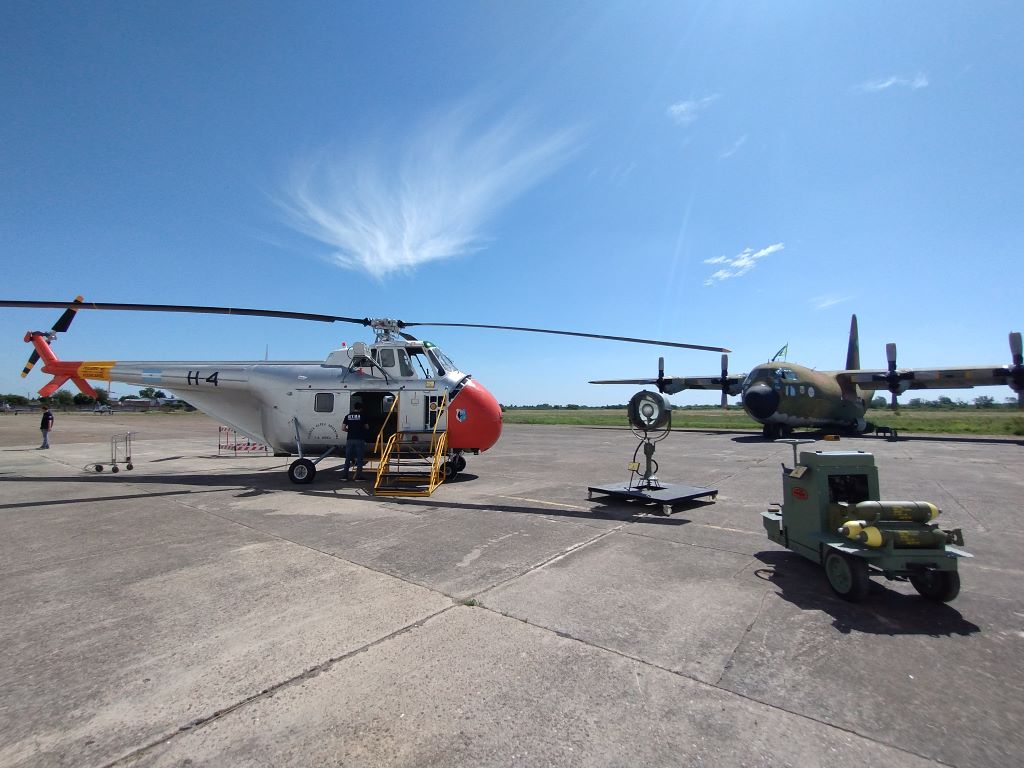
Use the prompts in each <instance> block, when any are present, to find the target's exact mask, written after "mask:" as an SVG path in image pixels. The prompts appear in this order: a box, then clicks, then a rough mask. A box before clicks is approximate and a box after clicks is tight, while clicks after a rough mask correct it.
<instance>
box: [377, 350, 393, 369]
mask: <svg viewBox="0 0 1024 768" xmlns="http://www.w3.org/2000/svg"><path fill="white" fill-rule="evenodd" d="M377 357H378V360H377V362H378V363H380V367H381V368H394V367H395V350H393V349H390V348H388V347H384V348H383V349H378V350H377Z"/></svg>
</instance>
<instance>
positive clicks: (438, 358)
mask: <svg viewBox="0 0 1024 768" xmlns="http://www.w3.org/2000/svg"><path fill="white" fill-rule="evenodd" d="M427 354H429V355H430V357H431V358H432V359H433V361H434V366H435V367H436V368H437V375H438V376H444V375H445V374H446V373H451V372H452V371H457V370H459V369H458V368H457V367H456V365H455V363H453V362H452V361H451V358H449V357H448V355H446V354H445V353H444V352H442V351H441V350H440V349H438V348H437V347H430V349H428V350H427Z"/></svg>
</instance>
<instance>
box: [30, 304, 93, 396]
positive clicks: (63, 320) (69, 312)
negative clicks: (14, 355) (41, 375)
mask: <svg viewBox="0 0 1024 768" xmlns="http://www.w3.org/2000/svg"><path fill="white" fill-rule="evenodd" d="M82 301H83V299H82V297H81V296H76V297H75V300H74V301H73V302H72V303H71V304H72V305H71V306H69V307H68V308H67V309H65V310H64V314H62V315H61V316H60V317H59V318H57V322H56V323H54V324H53V328H52V330H53V331H54V332H56V333H64V332H65V331H66V330H67V329H68V328H70V327H71V321H72V320H74V319H75V312H76V311H77V307H75V306H74V305H76V304H81V303H82ZM38 362H39V353H38V352H36V351H35V350H34V349H33V350H32V354H31V355H29V356H28V362H27V363H25V367H24V368H22V369H21V378H23V379H24V378H25V377H26V376H28V374H29V372H30V371H31V370H32V368H33V367H34V366H35V364H36V363H38Z"/></svg>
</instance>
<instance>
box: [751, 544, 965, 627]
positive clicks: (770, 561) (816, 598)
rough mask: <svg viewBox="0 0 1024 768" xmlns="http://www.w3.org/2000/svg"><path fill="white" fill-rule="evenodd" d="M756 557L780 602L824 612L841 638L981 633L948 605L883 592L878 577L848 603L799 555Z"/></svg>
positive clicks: (821, 572) (761, 573) (760, 573)
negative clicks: (864, 595) (860, 596)
mask: <svg viewBox="0 0 1024 768" xmlns="http://www.w3.org/2000/svg"><path fill="white" fill-rule="evenodd" d="M755 557H756V558H757V559H758V560H760V561H761V562H762V563H764V564H765V567H764V568H759V569H758V570H757V571H756V574H757V576H758V578H761V579H764V580H766V581H769V582H771V583H772V584H774V585H775V586H776V587H778V589H779V596H780V597H781V598H782V599H783V600H786V601H788V602H790V603H792V604H793V605H795V606H797V607H798V608H800V609H801V610H805V611H821V612H823V613H827V614H829V615H830V616H831V617H832V626H833V627H835V629H837V630H838V631H840V632H842V633H844V634H848V633H850V632H866V633H869V634H875V635H930V636H932V637H941V636H951V635H961V636H966V635H973V634H975V633H977V632H980V631H981V627H979V626H978V625H976V624H973V623H971V622H970V621H967V620H966V619H965V618H964V617H963V616H962V615H961V614H960V612H959V611H958V610H956V609H955V608H953V607H952V606H951V605H949V604H947V603H940V602H935V601H932V600H926V599H925V598H923V597H920V596H918V595H916V594H914V595H905V594H902V593H900V592H896V591H895V590H892V589H888V588H887V587H886V586H885V583H886V582H885V580H884V579H880V578H878V577H875V578H872V579H871V591H870V592H869V593H868V596H867V598H865V600H864V601H863V602H860V603H850V602H847V601H845V600H843V599H841V598H839V597H837V596H836V595H835V594H834V593H833V592H832V590H831V589H830V588H829V586H828V581H827V580H826V579H825V571H824V569H822V567H821V566H820V565H816V564H815V563H812V562H811V561H810V560H807V559H806V558H803V557H801V556H800V555H797V554H794V553H793V552H774V551H772V552H758V553H757V554H756V555H755Z"/></svg>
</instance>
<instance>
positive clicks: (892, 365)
mask: <svg viewBox="0 0 1024 768" xmlns="http://www.w3.org/2000/svg"><path fill="white" fill-rule="evenodd" d="M885 359H886V360H888V361H889V370H890V371H895V370H896V345H895V344H893V343H892V342H889V343H888V344H886V345H885Z"/></svg>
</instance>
